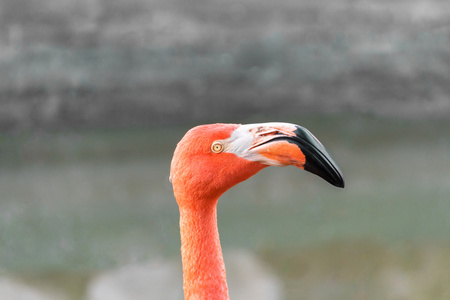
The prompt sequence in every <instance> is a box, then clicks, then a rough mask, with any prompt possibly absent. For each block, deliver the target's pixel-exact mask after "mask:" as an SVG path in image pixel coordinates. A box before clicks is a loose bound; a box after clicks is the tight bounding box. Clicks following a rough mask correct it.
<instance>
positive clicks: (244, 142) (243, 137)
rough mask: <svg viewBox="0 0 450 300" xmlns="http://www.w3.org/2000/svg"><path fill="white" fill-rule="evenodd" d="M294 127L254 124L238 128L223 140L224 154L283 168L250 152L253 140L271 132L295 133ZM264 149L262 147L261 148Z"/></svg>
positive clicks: (275, 124)
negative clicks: (287, 131) (231, 154)
mask: <svg viewBox="0 0 450 300" xmlns="http://www.w3.org/2000/svg"><path fill="white" fill-rule="evenodd" d="M295 129H296V125H294V124H290V123H282V122H270V123H255V124H246V125H241V126H239V127H238V128H237V129H236V130H235V131H234V132H233V133H232V134H231V136H230V137H229V138H228V139H226V140H225V142H226V147H225V151H224V152H229V153H234V154H236V155H237V156H239V157H242V158H245V159H248V160H251V161H255V162H259V163H262V164H265V165H271V166H284V165H283V164H280V163H279V162H278V161H276V160H272V159H269V158H267V157H265V156H263V155H260V154H259V153H257V152H256V151H252V145H254V142H255V139H256V138H257V137H258V135H264V134H268V133H272V132H273V131H284V130H289V131H290V132H293V131H295ZM262 147H264V146H262Z"/></svg>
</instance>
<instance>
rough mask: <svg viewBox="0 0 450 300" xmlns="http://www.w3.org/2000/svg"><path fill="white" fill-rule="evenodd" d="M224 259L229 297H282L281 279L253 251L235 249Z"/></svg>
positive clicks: (267, 299) (268, 299)
mask: <svg viewBox="0 0 450 300" xmlns="http://www.w3.org/2000/svg"><path fill="white" fill-rule="evenodd" d="M224 259H225V267H226V270H227V280H228V289H229V293H230V298H231V299H233V300H240V299H242V300H248V299H259V300H278V299H283V292H282V290H283V287H282V282H281V280H280V279H279V278H278V277H277V276H276V275H275V274H274V273H273V272H272V271H271V270H270V269H269V267H268V266H266V265H265V264H264V262H263V261H261V260H260V259H259V258H258V257H257V256H255V255H254V254H253V253H251V252H249V251H243V250H236V251H232V252H228V253H225V254H224Z"/></svg>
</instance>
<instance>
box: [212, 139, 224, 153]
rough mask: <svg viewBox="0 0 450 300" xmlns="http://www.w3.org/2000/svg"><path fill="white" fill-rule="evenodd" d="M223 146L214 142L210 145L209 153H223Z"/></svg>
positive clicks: (218, 142)
mask: <svg viewBox="0 0 450 300" xmlns="http://www.w3.org/2000/svg"><path fill="white" fill-rule="evenodd" d="M223 148H224V147H223V144H222V142H220V141H215V142H214V143H212V145H211V151H212V152H214V153H220V152H222V151H223Z"/></svg>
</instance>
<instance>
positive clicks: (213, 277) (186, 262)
mask: <svg viewBox="0 0 450 300" xmlns="http://www.w3.org/2000/svg"><path fill="white" fill-rule="evenodd" d="M208 202H209V203H208V205H205V206H202V207H201V209H199V207H198V206H196V207H194V206H188V207H184V206H180V234H181V258H182V262H183V288H184V295H185V299H205V300H206V299H218V300H219V299H220V300H222V299H224V300H225V299H230V297H229V296H228V286H227V281H226V274H225V264H224V261H223V255H222V249H221V246H220V240H219V230H218V227H217V200H215V201H208ZM197 203H198V202H197Z"/></svg>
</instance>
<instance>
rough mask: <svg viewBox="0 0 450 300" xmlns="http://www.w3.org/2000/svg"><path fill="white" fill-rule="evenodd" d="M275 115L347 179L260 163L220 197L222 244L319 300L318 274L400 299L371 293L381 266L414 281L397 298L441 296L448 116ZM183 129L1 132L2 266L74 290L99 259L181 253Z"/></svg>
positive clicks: (344, 288)
mask: <svg viewBox="0 0 450 300" xmlns="http://www.w3.org/2000/svg"><path fill="white" fill-rule="evenodd" d="M250 121H251V120H250ZM253 121H256V120H253ZM258 121H261V120H258ZM262 121H265V120H262ZM286 121H289V122H295V123H298V124H302V125H304V126H306V127H307V128H309V129H310V130H311V131H312V132H313V133H314V134H315V135H316V136H317V137H318V138H319V139H320V140H321V141H322V142H323V143H324V144H325V146H326V147H327V149H328V150H329V152H330V153H331V154H332V156H333V157H334V159H335V161H336V162H337V163H338V164H339V166H340V167H341V169H342V171H343V173H344V177H345V180H346V188H345V189H344V190H341V189H337V188H334V187H332V186H330V185H328V184H327V183H326V182H325V181H323V180H321V179H320V178H318V177H315V176H313V175H311V174H309V173H306V172H304V171H302V170H299V169H296V168H293V167H287V168H275V167H273V168H268V169H265V170H263V171H262V172H260V173H259V174H257V175H256V176H254V177H253V178H251V179H250V180H248V181H246V182H244V183H242V184H240V185H238V186H237V187H235V188H233V189H232V190H230V191H229V192H227V193H226V194H225V195H224V196H223V197H222V198H221V199H220V201H219V208H218V215H219V216H218V217H219V230H220V234H221V241H222V245H223V248H224V250H225V251H227V250H229V249H236V248H238V249H247V250H249V251H251V252H254V253H256V254H257V255H258V256H259V257H261V258H262V259H263V260H264V261H265V262H266V263H267V264H268V265H269V266H271V267H272V268H273V269H274V270H275V272H276V273H277V275H278V276H280V278H282V279H283V282H284V286H285V288H286V298H287V299H298V297H296V295H298V294H300V293H301V294H302V295H305V297H307V298H305V299H327V297H326V295H325V296H323V297H322V298H321V297H319V296H317V297H316V296H314V295H315V294H314V293H315V291H316V292H317V291H318V290H324V288H323V287H322V286H321V284H323V283H324V282H328V281H330V280H331V281H332V282H333V283H332V284H331V283H330V284H328V285H327V287H330V286H332V287H335V288H334V289H331V291H336V289H337V291H338V292H336V293H335V294H334V295H335V297H334V299H403V298H401V297H400V298H399V297H397V298H396V297H394V296H392V297H390V296H386V295H385V294H383V291H379V288H380V287H382V286H383V285H382V283H380V282H384V281H383V280H385V278H390V277H386V276H388V275H383V274H385V273H386V274H391V275H392V273H394V275H392V276H394V277H395V276H397V275H395V274H397V273H400V275H402V274H403V275H404V276H403V275H402V276H403V277H401V276H400V275H399V276H400V277H401V278H404V277H405V276H406V278H409V279H408V280H409V281H407V282H412V283H413V286H412V287H411V291H416V290H417V289H420V288H421V290H419V291H418V292H417V291H416V292H415V295H419V296H420V295H422V297H419V296H417V297H418V298H407V299H448V297H447V296H449V295H450V290H449V288H448V286H449V285H448V282H449V280H450V277H449V275H448V272H447V270H448V267H449V264H450V155H449V153H450V140H449V139H448V137H449V136H450V126H449V125H450V122H448V121H443V120H440V121H406V120H403V121H397V120H392V119H378V118H374V117H369V116H361V115H334V116H309V117H303V118H301V120H296V119H291V120H286ZM187 129H188V128H187V127H186V128H171V129H162V128H161V129H148V130H147V129H134V130H117V131H111V130H110V131H77V132H53V133H45V134H44V133H27V134H21V135H16V136H3V137H2V138H1V141H0V151H1V152H0V153H1V158H0V159H1V161H2V165H3V166H2V167H0V190H1V201H0V242H1V245H2V246H1V250H0V270H1V271H2V273H12V274H16V275H17V276H22V277H27V276H28V277H30V276H31V278H40V280H43V279H42V278H44V279H45V278H47V281H48V282H58V281H64V280H63V279H61V278H68V279H67V281H70V282H73V281H74V279H73V278H74V277H75V278H77V280H78V281H77V280H75V281H77V282H79V285H78V288H79V289H82V288H83V286H84V284H85V283H86V280H87V279H86V280H84V278H89V276H90V275H89V274H93V273H95V272H97V271H99V270H105V269H109V268H113V267H116V266H119V265H123V264H129V263H138V262H141V261H146V260H150V259H152V258H154V257H160V256H164V257H167V258H169V259H179V234H178V210H177V205H176V202H175V199H174V198H173V195H172V190H171V186H170V183H169V181H168V176H169V164H170V159H171V154H172V151H173V149H174V147H175V144H176V142H177V141H178V140H179V139H180V138H181V136H182V135H183V134H184V132H185V131H186V130H187ZM396 272H397V273H396ZM55 274H58V276H56V275H55ZM74 274H75V275H74ZM405 274H406V275H405ZM391 275H389V276H391ZM397 277H398V276H397ZM397 277H395V278H397ZM422 277H424V278H425V277H426V278H427V280H426V281H424V280H422ZM55 278H59V279H55ZM80 278H81V279H80ZM380 278H381V279H380ZM411 278H412V279H411ZM180 280H181V279H180ZM405 280H406V279H405ZM389 282H394V281H389ZM415 282H421V284H422V285H416V284H415ZM424 282H425V283H424ZM422 286H423V288H422ZM414 289H416V290H414ZM75 290H76V288H75ZM73 294H77V295H78V294H80V295H81V294H82V293H80V292H74V293H73ZM358 295H359V296H358ZM361 295H362V296H361ZM380 295H381V296H380ZM402 295H403V294H402ZM407 295H408V294H407ZM77 297H78V296H77ZM77 297H75V296H74V298H73V299H81V298H77ZM80 297H81V296H80ZM445 297H447V298H445ZM405 299H406V298H405Z"/></svg>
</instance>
